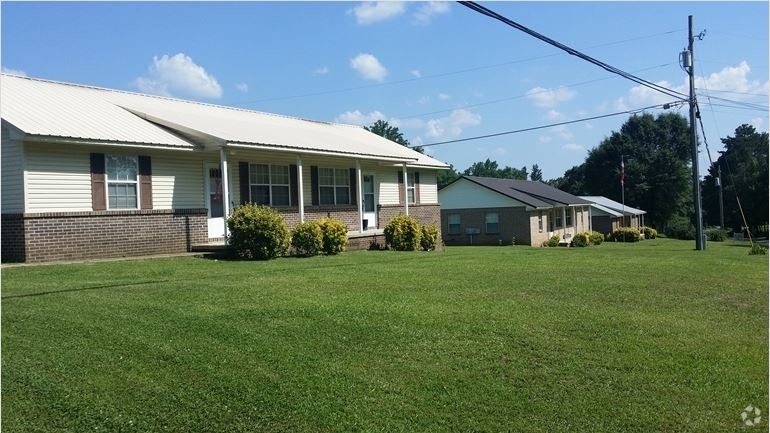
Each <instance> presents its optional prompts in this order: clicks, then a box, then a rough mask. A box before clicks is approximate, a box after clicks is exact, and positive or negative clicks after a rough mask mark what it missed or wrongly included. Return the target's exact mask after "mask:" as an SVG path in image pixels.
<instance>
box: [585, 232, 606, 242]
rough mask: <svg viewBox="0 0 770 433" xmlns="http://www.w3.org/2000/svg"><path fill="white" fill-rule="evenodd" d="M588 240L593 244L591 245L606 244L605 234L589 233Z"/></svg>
mask: <svg viewBox="0 0 770 433" xmlns="http://www.w3.org/2000/svg"><path fill="white" fill-rule="evenodd" d="M588 240H589V241H590V242H591V245H601V244H602V242H604V233H600V232H597V231H591V232H588Z"/></svg>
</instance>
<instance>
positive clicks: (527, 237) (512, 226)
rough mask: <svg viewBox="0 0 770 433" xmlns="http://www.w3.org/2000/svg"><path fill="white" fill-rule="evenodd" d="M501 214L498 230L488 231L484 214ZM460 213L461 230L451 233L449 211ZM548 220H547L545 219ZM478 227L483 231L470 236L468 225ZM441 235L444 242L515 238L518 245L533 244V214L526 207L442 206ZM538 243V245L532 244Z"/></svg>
mask: <svg viewBox="0 0 770 433" xmlns="http://www.w3.org/2000/svg"><path fill="white" fill-rule="evenodd" d="M487 212H495V213H497V215H498V228H499V229H498V233H486V224H485V214H486V213H487ZM452 214H458V215H460V234H450V233H449V215H452ZM543 223H544V224H545V221H544V222H543ZM469 227H475V228H477V229H479V230H480V231H481V232H480V233H479V234H477V235H473V236H472V239H473V240H472V241H471V236H470V235H467V234H465V229H466V228H469ZM441 238H442V240H443V241H444V244H445V245H470V244H471V242H472V243H473V245H501V244H502V245H511V243H512V241H513V239H514V238H516V244H518V245H533V243H532V240H533V236H532V232H531V218H530V214H529V213H528V212H527V211H526V210H525V209H524V208H523V207H509V208H480V209H450V210H447V209H442V210H441ZM533 246H539V245H533Z"/></svg>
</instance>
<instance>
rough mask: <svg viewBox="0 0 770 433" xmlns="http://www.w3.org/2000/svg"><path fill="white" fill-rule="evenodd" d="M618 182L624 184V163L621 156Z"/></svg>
mask: <svg viewBox="0 0 770 433" xmlns="http://www.w3.org/2000/svg"><path fill="white" fill-rule="evenodd" d="M620 184H621V185H623V186H625V185H626V165H625V164H624V163H623V158H620Z"/></svg>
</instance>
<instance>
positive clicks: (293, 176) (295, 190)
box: [289, 164, 299, 206]
mask: <svg viewBox="0 0 770 433" xmlns="http://www.w3.org/2000/svg"><path fill="white" fill-rule="evenodd" d="M289 183H290V184H291V185H289V189H290V190H291V204H292V205H294V206H299V185H298V184H297V166H296V165H294V164H291V165H289Z"/></svg>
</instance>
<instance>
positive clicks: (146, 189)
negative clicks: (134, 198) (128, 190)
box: [137, 155, 152, 209]
mask: <svg viewBox="0 0 770 433" xmlns="http://www.w3.org/2000/svg"><path fill="white" fill-rule="evenodd" d="M137 160H138V162H139V199H140V200H141V203H140V206H139V207H140V209H152V162H151V160H150V157H149V156H144V155H139V156H138V158H137Z"/></svg>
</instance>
